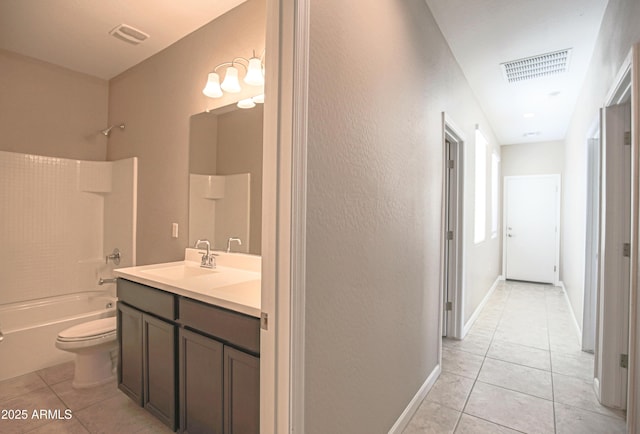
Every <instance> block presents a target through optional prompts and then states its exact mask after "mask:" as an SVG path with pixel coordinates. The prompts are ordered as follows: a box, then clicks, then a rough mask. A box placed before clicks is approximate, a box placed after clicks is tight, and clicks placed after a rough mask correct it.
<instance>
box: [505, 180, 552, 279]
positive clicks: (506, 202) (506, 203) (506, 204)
mask: <svg viewBox="0 0 640 434" xmlns="http://www.w3.org/2000/svg"><path fill="white" fill-rule="evenodd" d="M524 178H529V179H533V178H553V179H555V181H556V185H557V187H558V191H557V194H556V218H555V220H556V240H555V246H554V256H555V258H554V263H555V271H554V272H553V285H554V286H558V285H559V283H560V279H559V274H560V235H561V229H562V228H561V226H560V221H561V220H560V211H561V203H562V199H561V198H562V177H561V176H560V174H557V173H555V174H548V175H518V176H505V177H504V179H503V185H502V222H503V223H502V226H503V228H502V273H503V275H504V278H505V279H506V278H507V209H508V208H509V203H508V195H507V183H508V182H509V180H511V179H524Z"/></svg>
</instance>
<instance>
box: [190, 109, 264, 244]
mask: <svg viewBox="0 0 640 434" xmlns="http://www.w3.org/2000/svg"><path fill="white" fill-rule="evenodd" d="M262 120H263V105H262V104H257V105H256V106H255V107H253V108H251V109H240V108H238V107H237V106H236V104H232V105H228V106H224V107H221V108H218V109H215V110H212V111H209V112H203V113H199V114H196V115H193V116H191V119H190V133H189V246H193V245H194V244H195V242H196V240H198V239H208V240H209V241H210V242H211V246H212V248H215V249H216V250H226V248H227V240H228V239H229V238H230V237H234V238H240V240H241V242H242V244H241V245H239V244H238V243H237V242H233V243H232V244H231V249H232V250H231V251H232V252H244V253H251V254H256V255H259V254H260V253H261V244H262V243H261V241H262V125H263V122H262Z"/></svg>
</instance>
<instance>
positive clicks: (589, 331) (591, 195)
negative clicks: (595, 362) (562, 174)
mask: <svg viewBox="0 0 640 434" xmlns="http://www.w3.org/2000/svg"><path fill="white" fill-rule="evenodd" d="M600 123H601V122H600V116H598V119H597V120H596V121H595V122H594V123H593V126H592V127H591V129H590V130H589V134H587V139H586V145H587V220H586V239H585V271H584V302H583V307H582V335H581V347H582V351H587V352H589V353H594V352H595V348H596V334H597V324H596V318H597V311H598V293H599V288H600V284H599V276H600V270H599V264H600V195H601V191H600V187H601V185H602V169H601V167H600V165H601V155H600V153H601V149H600V148H601V144H600Z"/></svg>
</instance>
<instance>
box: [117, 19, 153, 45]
mask: <svg viewBox="0 0 640 434" xmlns="http://www.w3.org/2000/svg"><path fill="white" fill-rule="evenodd" d="M109 34H110V35H111V36H113V37H115V38H118V39H120V40H121V41H124V42H128V43H130V44H133V45H138V44H139V43H141V42H143V41H145V40H146V39H147V38H148V37H149V35H147V34H146V33H145V32H143V31H140V30H138V29H135V28H133V27H131V26H129V25H127V24H120V25H118V26H116V27H115V28H114V29H112V30H111V31H110V32H109Z"/></svg>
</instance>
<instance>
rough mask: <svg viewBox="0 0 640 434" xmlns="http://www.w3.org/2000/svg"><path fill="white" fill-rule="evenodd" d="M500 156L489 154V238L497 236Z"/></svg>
mask: <svg viewBox="0 0 640 434" xmlns="http://www.w3.org/2000/svg"><path fill="white" fill-rule="evenodd" d="M499 182H500V157H498V154H496V153H495V152H494V153H493V154H491V238H496V237H497V236H498V201H499V197H498V194H499V188H500V184H499Z"/></svg>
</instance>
